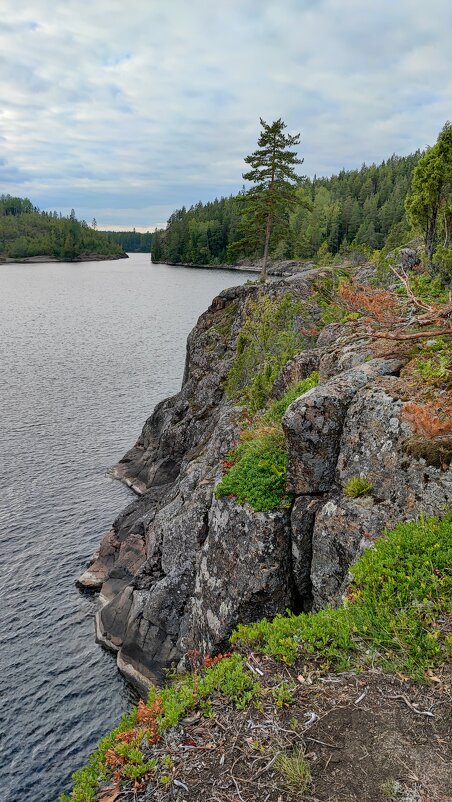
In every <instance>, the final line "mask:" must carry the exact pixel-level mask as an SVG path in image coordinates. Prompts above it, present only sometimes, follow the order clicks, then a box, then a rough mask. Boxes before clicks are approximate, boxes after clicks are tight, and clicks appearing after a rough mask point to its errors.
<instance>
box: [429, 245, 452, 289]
mask: <svg viewBox="0 0 452 802" xmlns="http://www.w3.org/2000/svg"><path fill="white" fill-rule="evenodd" d="M433 264H434V265H435V272H436V273H437V274H438V276H439V279H440V281H441V282H442V283H443V284H445V285H446V286H450V285H451V284H452V247H450V246H449V247H448V248H447V247H444V245H440V246H439V247H438V248H437V249H436V252H435V255H434V257H433Z"/></svg>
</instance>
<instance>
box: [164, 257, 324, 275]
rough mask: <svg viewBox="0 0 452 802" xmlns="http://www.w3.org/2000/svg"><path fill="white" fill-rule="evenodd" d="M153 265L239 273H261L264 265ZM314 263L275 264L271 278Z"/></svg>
mask: <svg viewBox="0 0 452 802" xmlns="http://www.w3.org/2000/svg"><path fill="white" fill-rule="evenodd" d="M152 264H153V265H169V266H170V267H194V268H197V269H200V270H233V271H236V272H239V273H260V272H261V269H262V265H261V263H260V262H257V263H256V262H251V263H250V264H241V265H230V264H220V265H201V264H195V263H194V262H167V261H166V262H154V261H152ZM312 266H313V263H312V262H311V263H306V262H296V261H294V260H286V261H281V262H274V263H273V264H271V263H270V264H269V266H268V274H269V276H288V275H292V274H293V273H298V272H300V271H302V270H306V269H309V268H310V267H312Z"/></svg>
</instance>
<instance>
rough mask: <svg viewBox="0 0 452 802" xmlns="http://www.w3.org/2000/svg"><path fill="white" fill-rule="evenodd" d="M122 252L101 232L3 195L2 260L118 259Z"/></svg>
mask: <svg viewBox="0 0 452 802" xmlns="http://www.w3.org/2000/svg"><path fill="white" fill-rule="evenodd" d="M121 253H123V249H122V248H121V247H120V245H118V244H117V243H116V242H114V241H113V240H112V239H111V238H110V237H108V236H107V235H106V234H105V233H103V232H102V231H97V230H96V229H95V228H93V227H90V226H89V225H88V223H87V222H86V221H85V220H82V221H79V220H77V219H76V217H75V211H74V210H73V209H72V211H71V213H70V215H69V216H67V217H63V215H62V214H61V213H58V212H44V211H40V210H39V209H38V207H37V206H34V205H33V203H32V202H31V201H30V200H29V199H28V198H18V197H13V196H11V195H0V258H1V257H4V258H13V259H23V258H27V257H31V256H51V257H53V258H56V259H63V260H64V259H67V260H71V259H77V258H83V256H84V255H86V256H87V255H92V254H94V255H99V256H105V257H108V256H115V255H119V254H121Z"/></svg>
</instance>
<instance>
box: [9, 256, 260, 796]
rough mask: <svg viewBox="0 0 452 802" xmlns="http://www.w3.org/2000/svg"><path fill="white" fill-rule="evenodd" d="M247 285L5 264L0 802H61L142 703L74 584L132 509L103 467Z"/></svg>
mask: <svg viewBox="0 0 452 802" xmlns="http://www.w3.org/2000/svg"><path fill="white" fill-rule="evenodd" d="M248 278H250V275H249V274H246V273H238V272H231V271H227V270H204V269H193V268H183V267H177V268H176V267H170V266H168V265H151V263H150V257H149V255H147V254H132V255H131V256H130V258H129V259H127V260H126V259H124V260H118V261H111V262H97V263H78V264H75V263H74V264H50V263H49V264H12V265H0V344H1V345H0V347H1V349H2V360H1V373H0V399H1V427H0V487H1V493H0V546H1V557H2V568H1V580H0V632H1V638H2V648H1V649H0V698H1V707H0V722H1V726H0V798H1V800H2V802H19V801H20V802H57V800H58V796H59V793H60V792H61V791H63V790H66V791H67V790H68V788H69V787H70V777H71V774H72V773H73V771H75V770H76V769H77V768H79V767H80V766H82V765H83V764H84V763H85V761H86V758H87V756H88V754H89V753H90V752H91V751H92V750H93V749H94V747H95V746H96V743H97V741H98V740H99V738H101V737H102V735H104V734H105V733H106V732H107V731H108V730H109V729H111V728H112V727H113V726H114V725H115V724H116V723H117V721H118V720H119V717H120V715H121V713H122V712H123V711H125V710H127V709H128V707H130V704H131V702H132V701H133V695H132V692H131V690H130V689H129V687H128V686H127V685H126V683H125V682H124V681H123V679H122V678H121V676H120V674H119V673H118V672H117V669H116V663H115V659H114V657H113V656H112V655H111V654H109V653H107V652H105V651H103V650H102V649H101V648H100V647H99V646H98V645H97V644H96V643H95V641H94V612H95V607H96V598H95V597H94V596H89V595H83V594H82V593H80V592H79V591H77V590H76V588H75V585H74V581H75V579H76V578H77V576H78V575H79V574H80V573H81V572H82V570H83V569H84V567H85V565H86V563H87V560H88V558H89V557H90V555H91V554H92V553H93V552H94V551H95V549H96V548H97V546H98V544H99V541H100V538H101V537H102V535H103V534H104V533H105V531H106V530H107V529H108V528H109V526H110V524H111V522H112V520H113V519H114V518H115V516H116V515H117V514H118V512H119V511H120V510H121V509H122V508H123V507H124V506H125V505H126V504H127V503H128V502H129V501H131V500H132V498H133V496H132V494H131V491H130V490H128V489H127V488H126V487H125V486H124V485H121V484H120V483H119V482H115V481H113V480H111V479H110V478H109V475H108V471H109V468H110V467H111V466H112V465H113V464H114V463H115V462H117V461H118V460H119V459H120V458H121V456H122V455H123V453H124V452H125V451H126V450H127V449H128V448H129V447H130V446H131V445H133V443H134V442H135V440H136V438H137V436H138V434H139V432H140V430H141V426H142V424H143V423H144V421H145V419H146V418H147V417H148V416H149V414H150V412H151V411H152V409H153V407H154V405H155V404H156V403H157V402H158V401H160V400H161V399H162V398H164V397H166V396H168V395H171V394H173V393H175V392H177V391H178V390H179V388H180V383H181V378H182V372H183V366H184V359H185V340H186V337H187V334H188V333H189V331H190V329H191V328H192V327H193V325H194V324H195V322H196V320H197V318H198V316H199V315H200V313H201V312H202V311H204V309H205V308H207V306H208V305H209V303H210V301H211V300H212V298H213V297H214V296H215V295H216V294H218V292H220V291H221V290H222V289H224V288H225V287H229V286H232V285H234V284H242V283H243V282H245V281H246V280H247V279H248Z"/></svg>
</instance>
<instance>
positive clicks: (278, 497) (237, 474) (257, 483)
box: [215, 372, 318, 512]
mask: <svg viewBox="0 0 452 802" xmlns="http://www.w3.org/2000/svg"><path fill="white" fill-rule="evenodd" d="M317 382H318V373H317V372H314V373H311V375H310V376H308V377H307V378H306V379H302V380H301V381H299V382H297V383H296V384H295V385H293V386H292V387H290V388H289V389H288V390H287V392H286V393H285V394H284V395H283V397H282V398H280V399H278V400H277V401H272V402H270V403H269V404H268V405H267V409H266V410H265V411H264V412H263V413H261V414H260V415H258V416H256V418H255V419H254V421H253V423H252V424H251V425H250V426H249V427H248V429H246V430H245V431H244V432H242V442H241V443H240V445H239V446H238V447H237V448H236V449H235V450H234V451H233V452H232V453H230V454H229V455H228V458H229V461H230V462H231V463H232V464H231V467H230V468H229V470H228V472H227V473H225V475H224V476H223V478H222V479H221V482H220V483H219V484H218V485H217V487H216V490H215V494H216V495H217V496H218V497H221V496H229V495H232V496H235V498H236V499H237V500H238V501H239V503H240V504H244V503H245V502H248V503H249V504H250V505H251V506H252V507H253V509H254V510H256V511H257V512H264V511H266V510H273V509H276V508H278V507H287V506H289V505H290V497H289V496H288V495H287V493H286V472H287V448H286V443H285V439H284V435H283V430H282V426H281V419H282V416H283V415H284V413H285V411H286V409H287V408H288V407H289V406H290V404H291V403H292V401H294V400H295V399H296V398H298V397H299V396H300V395H303V394H304V393H306V392H307V391H308V390H310V389H312V387H315V385H316V384H317Z"/></svg>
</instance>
